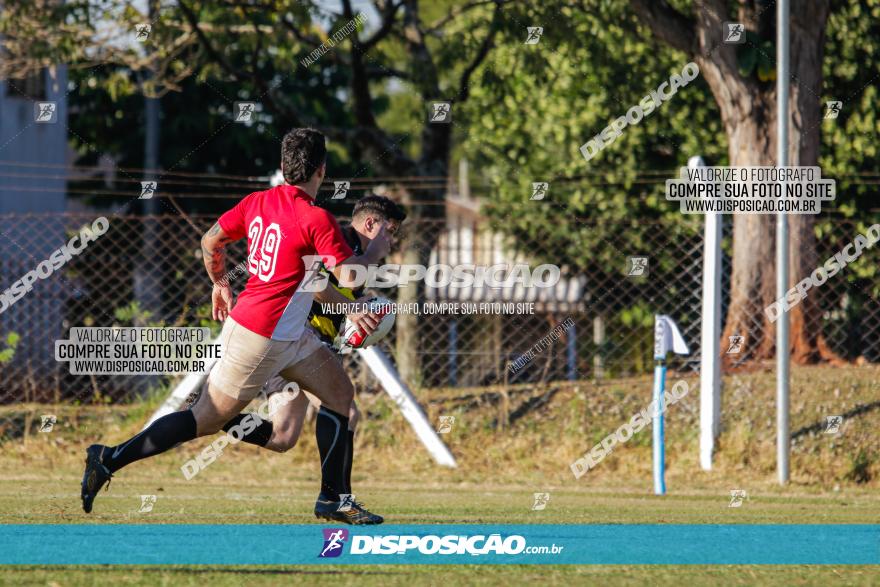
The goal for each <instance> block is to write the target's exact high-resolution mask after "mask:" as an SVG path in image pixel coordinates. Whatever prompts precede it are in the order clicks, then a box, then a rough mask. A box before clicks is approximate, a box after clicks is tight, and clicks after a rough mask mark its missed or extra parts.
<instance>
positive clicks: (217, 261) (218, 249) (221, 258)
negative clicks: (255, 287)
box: [202, 222, 234, 321]
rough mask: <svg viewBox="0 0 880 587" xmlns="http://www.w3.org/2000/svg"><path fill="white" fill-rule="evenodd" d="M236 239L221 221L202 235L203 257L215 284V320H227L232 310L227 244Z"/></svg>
mask: <svg viewBox="0 0 880 587" xmlns="http://www.w3.org/2000/svg"><path fill="white" fill-rule="evenodd" d="M233 240H234V239H232V238H230V237H229V235H227V234H226V233H225V232H223V229H222V228H220V223H219V222H216V223H214V226H212V227H211V229H210V230H209V231H208V232H206V233H205V234H203V235H202V259H203V260H204V262H205V269H206V270H207V271H208V277H210V278H211V283H213V284H214V289H213V291H212V292H211V306H212V315H213V317H214V320H221V321H222V320H226V317H227V316H228V315H229V312H230V310H232V289H231V288H230V287H229V281H228V280H227V279H226V277H225V276H226V245H228V244H229V243H231V242H232V241H233Z"/></svg>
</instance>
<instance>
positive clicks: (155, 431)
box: [101, 410, 196, 473]
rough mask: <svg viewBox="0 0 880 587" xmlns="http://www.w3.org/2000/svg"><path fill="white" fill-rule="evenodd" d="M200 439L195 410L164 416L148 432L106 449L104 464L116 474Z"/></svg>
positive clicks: (102, 458) (103, 457) (102, 457)
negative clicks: (181, 444) (132, 464)
mask: <svg viewBox="0 0 880 587" xmlns="http://www.w3.org/2000/svg"><path fill="white" fill-rule="evenodd" d="M195 437H196V419H195V417H194V416H193V413H192V410H184V411H182V412H174V413H173V414H168V415H167V416H162V417H161V418H159V419H158V420H156V421H155V422H153V423H152V424H150V427H149V428H147V429H146V430H144V431H142V432H141V433H140V434H138V435H137V436H134V437H133V438H130V439H128V440H127V441H125V442H123V443H122V444H118V445H116V446H110V447H107V448H105V449H104V454H103V455H102V456H101V461H102V462H103V463H104V465H105V466H106V467H107V468H108V469H110V472H111V473H115V472H116V471H118V470H119V469H121V468H122V467H124V466H125V465H127V464H129V463H133V462H135V461H139V460H141V459H145V458H147V457H151V456H153V455H157V454H160V453H163V452H165V451H166V450H168V449H169V448H173V447H175V446H176V445H178V444H180V443H181V442H187V441H189V440H192V439H193V438H195Z"/></svg>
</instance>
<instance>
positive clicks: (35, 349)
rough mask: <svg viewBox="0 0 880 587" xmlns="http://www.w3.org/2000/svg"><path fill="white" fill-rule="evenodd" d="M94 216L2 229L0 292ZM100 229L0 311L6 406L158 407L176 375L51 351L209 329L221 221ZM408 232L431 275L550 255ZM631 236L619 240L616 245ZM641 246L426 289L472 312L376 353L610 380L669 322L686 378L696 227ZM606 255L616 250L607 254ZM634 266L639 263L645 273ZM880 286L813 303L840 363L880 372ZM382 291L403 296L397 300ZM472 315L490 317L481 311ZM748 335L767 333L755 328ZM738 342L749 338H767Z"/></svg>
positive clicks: (418, 364) (828, 251) (424, 294)
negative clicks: (661, 321)
mask: <svg viewBox="0 0 880 587" xmlns="http://www.w3.org/2000/svg"><path fill="white" fill-rule="evenodd" d="M96 216H99V214H94V213H89V214H84V213H83V214H79V213H77V214H72V213H66V214H41V215H34V214H23V215H22V214H19V215H3V216H0V253H2V256H0V259H2V261H0V267H2V272H0V274H2V278H0V291H6V290H7V289H8V288H10V287H11V286H12V284H13V283H15V282H16V280H18V279H20V278H21V277H22V276H24V275H25V274H27V273H28V272H30V271H32V270H34V269H35V268H36V267H37V266H38V265H39V264H40V263H41V262H42V261H43V260H46V259H49V258H50V257H51V256H52V254H53V252H54V251H56V250H57V249H58V248H59V247H61V246H62V245H64V244H65V243H67V242H68V240H69V239H70V238H71V236H72V235H74V234H76V233H77V232H78V231H79V230H80V229H81V227H83V226H85V225H90V224H91V223H92V222H93V221H94V219H95V218H96ZM108 219H109V224H110V228H109V230H108V231H107V232H106V233H105V234H103V235H102V236H100V237H99V238H97V239H96V240H95V241H94V242H92V243H90V244H88V246H87V247H86V248H85V249H84V250H83V251H82V252H81V253H80V254H79V255H76V256H74V257H72V258H71V259H70V260H69V261H68V262H66V263H65V264H63V266H61V267H60V268H59V269H57V270H55V271H54V272H53V273H52V274H51V275H48V276H47V277H45V278H38V279H37V280H36V281H35V282H34V283H33V284H32V285H33V287H32V290H30V291H27V292H26V293H24V294H23V295H21V296H14V297H15V298H16V299H15V300H14V301H13V302H12V303H9V302H8V299H7V302H6V303H4V306H3V311H2V312H0V381H2V383H0V401H2V402H3V403H4V404H11V403H17V402H59V401H79V402H84V403H87V402H89V403H90V402H109V401H118V400H120V399H125V398H132V397H136V396H137V395H139V394H144V393H146V392H147V391H148V390H150V389H151V388H155V389H158V391H159V393H163V392H164V389H166V388H167V386H168V385H169V384H172V383H173V382H174V379H173V378H170V377H168V378H166V377H152V376H87V375H71V374H69V371H68V364H67V363H59V362H56V361H55V357H54V341H55V340H57V339H64V338H67V336H68V330H69V328H70V327H73V326H108V325H114V324H116V325H126V326H130V325H135V326H140V325H154V324H161V325H165V326H206V325H211V326H212V327H213V328H215V330H216V329H218V326H217V325H216V323H213V321H211V320H210V293H211V288H210V282H209V281H208V279H207V278H206V276H205V273H204V268H203V263H202V259H201V251H200V246H199V238H200V236H201V234H202V233H203V232H204V231H205V230H206V229H207V228H209V227H210V225H211V224H212V223H213V222H214V221H215V217H214V216H203V215H197V216H189V217H183V216H171V215H168V216H158V217H139V216H111V215H108ZM725 221H726V222H727V223H728V226H727V228H726V229H725V238H724V246H723V248H724V250H725V254H724V258H723V267H724V271H723V278H722V290H723V301H722V309H723V311H726V308H727V305H728V302H729V299H730V280H729V274H730V261H729V257H728V255H727V253H728V252H729V251H730V230H729V222H730V220H729V218H727V219H725ZM408 224H409V226H408V227H407V230H406V234H407V241H406V243H407V244H406V247H407V248H409V249H412V248H415V249H417V250H421V251H423V252H425V253H426V254H425V255H424V256H425V258H427V259H429V260H430V261H431V262H432V263H450V264H456V263H464V264H474V265H492V264H493V263H503V262H525V263H527V264H529V265H532V266H534V265H535V263H536V262H535V261H532V260H530V259H529V256H530V255H529V253H528V251H532V253H533V255H534V258H549V257H552V256H553V255H552V253H553V251H546V250H544V249H543V248H542V243H541V242H527V243H523V242H519V243H517V246H516V247H515V250H514V248H512V247H509V246H508V243H507V242H506V241H505V239H504V237H503V236H501V235H497V234H494V233H492V232H490V231H489V230H488V229H485V228H481V225H480V223H479V222H476V223H474V224H473V225H471V226H469V227H467V230H463V229H462V227H461V226H460V225H456V226H455V227H450V226H449V224H448V222H446V221H442V222H441V221H430V222H427V221H423V222H420V223H418V224H413V223H411V222H410V223H408ZM823 226H824V227H830V228H827V229H825V228H823V230H822V231H817V232H821V233H822V234H819V235H818V249H819V259H823V260H824V259H826V258H828V257H831V256H833V255H834V254H835V253H836V252H837V251H839V250H840V249H841V248H842V247H843V246H844V245H845V244H846V243H849V242H851V241H852V240H853V238H854V237H855V236H856V235H857V234H858V227H857V226H856V225H855V224H853V223H851V222H847V221H826V222H825V224H823ZM624 230H625V228H624V227H621V228H620V233H621V234H622V232H623V231H624ZM608 232H609V234H615V231H614V230H610V231H608ZM645 234H647V235H655V236H654V237H649V238H655V239H656V240H655V241H651V240H649V241H648V243H647V246H646V247H645V249H644V250H641V251H632V252H629V251H625V250H621V251H620V252H619V255H618V256H619V258H620V263H619V267H613V268H611V269H606V270H604V271H602V272H578V271H575V270H571V269H566V268H564V269H563V271H562V277H561V279H560V282H559V283H558V284H557V285H556V286H555V287H553V288H548V289H547V290H545V291H543V292H537V291H536V290H535V289H534V288H522V287H520V288H515V287H508V288H500V289H497V288H496V289H492V288H488V287H482V288H479V287H471V288H468V289H459V290H456V289H454V288H448V287H447V288H437V289H430V288H428V289H427V290H426V289H424V288H423V289H422V290H421V293H420V296H421V297H420V301H421V302H422V303H424V304H436V305H438V306H436V307H439V304H443V303H448V304H454V303H458V304H464V303H469V304H477V306H476V308H477V313H469V312H466V311H462V306H459V307H458V312H455V311H448V312H445V313H437V312H432V311H428V310H426V311H423V312H422V315H420V316H418V317H417V320H416V321H415V324H416V332H415V338H411V337H400V336H399V335H400V333H399V332H398V333H396V334H395V335H392V336H391V337H389V338H388V339H387V340H386V341H383V343H382V347H383V348H384V349H385V350H386V351H387V352H388V353H389V354H390V355H391V356H392V358H393V359H395V360H399V359H400V357H401V353H409V354H410V355H411V357H413V358H414V359H413V360H414V366H415V368H412V367H411V368H409V369H408V371H407V372H406V379H407V383H409V384H410V385H411V386H413V387H417V388H426V387H445V386H478V385H489V384H508V383H511V384H512V383H523V382H533V383H534V382H541V381H551V380H562V379H602V378H605V379H609V378H616V377H623V376H629V375H633V374H639V373H645V372H648V371H649V370H650V369H651V366H652V363H653V360H652V351H653V316H654V314H667V315H669V316H670V317H672V318H673V319H675V320H676V322H677V323H678V324H679V326H680V328H681V330H682V333H683V335H684V337H685V339H686V341H687V343H688V344H689V345H690V348H691V351H692V353H691V355H690V356H689V357H687V358H684V359H679V361H681V362H679V363H677V366H678V367H685V368H688V367H692V368H695V366H696V365H697V364H698V360H699V353H700V348H699V341H700V337H699V335H700V312H701V297H702V291H701V286H702V266H703V265H702V255H703V238H702V232H701V230H700V228H699V223H684V222H683V223H681V224H680V225H679V226H672V227H670V226H669V224H668V223H667V224H664V226H663V229H662V230H648V231H646V232H645ZM607 246H608V247H615V248H616V244H615V243H614V242H608V243H607ZM621 249H624V247H623V245H621ZM524 251H526V252H525V253H524ZM402 258H403V255H402V251H396V252H393V253H392V255H391V256H390V257H389V259H388V262H389V263H395V262H398V263H399V262H401V259H402ZM639 258H647V262H646V264H643V262H642V261H639V260H638V259H639ZM228 259H229V268H230V269H231V268H232V266H233V265H235V264H237V263H239V262H241V261H242V260H244V259H245V245H244V243H243V242H239V243H235V245H234V246H233V247H231V248H230V250H229V254H228ZM866 275H867V277H866ZM878 281H880V277H878V276H877V272H876V271H868V272H865V271H862V272H860V273H859V272H857V271H853V270H852V269H851V268H846V269H843V270H842V271H840V273H839V274H838V275H836V276H835V277H832V278H831V279H829V280H828V281H827V282H826V283H825V284H823V285H822V286H821V287H817V288H815V289H813V290H812V291H811V292H810V294H809V295H810V296H815V298H814V299H815V300H816V302H817V304H818V308H819V311H821V319H820V320H819V324H820V325H821V326H820V327H821V334H822V336H823V340H824V343H825V344H827V346H828V348H829V350H830V351H831V352H833V353H835V354H836V355H837V356H839V357H840V358H842V359H845V360H851V361H852V360H867V361H870V362H875V361H878V360H880V342H878V340H880V337H878V329H880V305H878V302H877V299H876V296H875V295H873V294H872V292H874V291H876V289H877V286H878ZM244 282H245V277H244V276H242V275H240V276H239V277H238V278H237V279H236V280H235V281H234V282H233V285H234V287H235V288H236V289H237V290H239V291H240V289H241V288H242V287H243V285H244ZM381 293H382V295H385V296H386V297H389V298H391V299H396V298H397V294H396V292H395V290H383V291H382V292H381ZM7 298H9V296H7ZM517 303H523V304H524V303H531V304H534V306H533V309H534V312H533V313H522V312H517V311H516V306H515V304H517ZM479 304H496V305H494V306H483V310H487V309H488V310H489V311H480V307H479ZM504 304H507V306H505V305H504ZM511 304H513V305H511ZM425 307H426V308H427V307H428V306H425ZM505 310H507V311H513V313H505ZM499 312H500V313H499ZM404 322H406V321H404V320H399V323H404ZM401 325H402V324H401ZM755 328H760V326H758V323H757V322H756V326H755ZM742 334H743V335H744V336H745V337H746V339H749V338H753V337H758V336H759V335H761V334H762V333H760V332H757V331H751V332H747V333H742ZM771 336H772V333H771ZM402 339H405V340H415V341H416V344H415V345H414V348H407V347H404V346H403V345H402V344H401V345H398V340H402ZM723 346H724V347H726V346H727V345H726V344H724V345H723ZM725 350H726V348H722V352H724V351H725ZM163 386H165V387H163Z"/></svg>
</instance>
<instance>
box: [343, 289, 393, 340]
mask: <svg viewBox="0 0 880 587" xmlns="http://www.w3.org/2000/svg"><path fill="white" fill-rule="evenodd" d="M367 303H368V304H369V308H370V311H371V312H374V313H376V314H378V315H379V316H380V320H379V326H378V327H377V328H376V330H374V331H373V332H372V334H370V335H367V334H365V333H364V332H363V331H362V330H361V329H360V328H358V327H357V325H355V324H353V323H352V322H351V321H350V320H349V319H348V317H346V318H345V320H343V322H342V328H340V329H339V338H338V339H337V344H338V346H339V347H340V348H341V349H363V348H367V347H368V346H373V345H374V344H376V343H377V342H379V341H380V340H382V339H383V338H385V337H386V336H387V335H388V333H389V332H391V329H392V328H393V327H394V312H392V304H391V301H390V300H387V299H386V298H382V297H374V298H370V299H369V300H367Z"/></svg>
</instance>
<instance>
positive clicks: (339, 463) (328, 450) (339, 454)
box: [315, 406, 348, 501]
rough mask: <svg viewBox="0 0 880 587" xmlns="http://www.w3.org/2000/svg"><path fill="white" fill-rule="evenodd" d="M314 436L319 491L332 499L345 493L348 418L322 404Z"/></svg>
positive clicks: (337, 498) (336, 498)
mask: <svg viewBox="0 0 880 587" xmlns="http://www.w3.org/2000/svg"><path fill="white" fill-rule="evenodd" d="M315 438H316V439H317V441H318V452H319V453H320V455H321V493H322V495H323V496H324V497H325V498H327V499H331V500H333V501H338V500H339V494H340V493H346V487H347V486H346V484H345V456H346V454H347V453H348V418H346V417H345V416H343V415H342V414H337V413H336V412H334V411H333V410H329V409H327V408H325V407H323V406H321V409H320V410H318V417H317V418H316V419H315Z"/></svg>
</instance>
